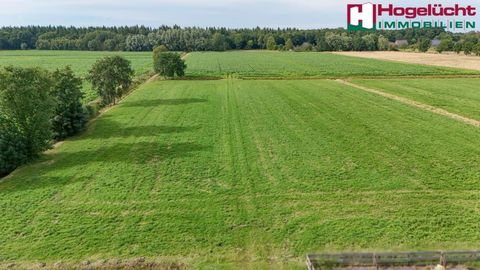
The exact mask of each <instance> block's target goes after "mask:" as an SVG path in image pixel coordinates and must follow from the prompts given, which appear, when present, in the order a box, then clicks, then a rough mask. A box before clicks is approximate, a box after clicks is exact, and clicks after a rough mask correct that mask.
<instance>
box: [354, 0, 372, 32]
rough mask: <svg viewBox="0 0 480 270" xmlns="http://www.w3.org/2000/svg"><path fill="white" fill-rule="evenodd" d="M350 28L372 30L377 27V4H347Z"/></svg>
mask: <svg viewBox="0 0 480 270" xmlns="http://www.w3.org/2000/svg"><path fill="white" fill-rule="evenodd" d="M347 21H348V22H347V23H348V30H372V29H375V28H376V23H377V14H376V5H374V4H372V3H366V4H350V5H347Z"/></svg>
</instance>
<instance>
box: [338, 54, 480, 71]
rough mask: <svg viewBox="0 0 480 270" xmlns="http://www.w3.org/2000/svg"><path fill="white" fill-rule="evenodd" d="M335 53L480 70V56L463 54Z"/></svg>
mask: <svg viewBox="0 0 480 270" xmlns="http://www.w3.org/2000/svg"><path fill="white" fill-rule="evenodd" d="M335 54H337V55H343V56H354V57H362V58H369V59H375V60H390V61H398V62H403V63H411V64H422V65H432V66H439V67H452V68H462V69H471V70H480V57H478V56H466V55H463V54H460V55H458V54H453V53H443V54H435V53H414V52H335Z"/></svg>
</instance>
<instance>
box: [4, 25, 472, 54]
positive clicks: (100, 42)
mask: <svg viewBox="0 0 480 270" xmlns="http://www.w3.org/2000/svg"><path fill="white" fill-rule="evenodd" d="M442 33H444V34H446V35H449V36H450V37H451V38H452V40H453V41H454V42H457V41H459V40H460V39H461V38H462V36H463V35H462V34H453V33H445V31H444V30H443V29H406V30H397V31H377V32H362V31H360V32H349V31H346V30H345V29H342V28H339V29H319V30H300V29H295V28H286V29H271V28H258V27H257V28H254V29H227V28H198V27H186V28H181V27H178V26H173V27H169V26H161V27H159V28H150V27H144V26H134V27H88V28H82V27H80V28H77V27H53V26H47V27H42V26H27V27H3V28H0V49H44V50H92V51H102V50H105V51H151V50H152V49H153V48H155V47H157V46H159V45H165V46H167V47H168V48H169V49H170V50H172V51H224V50H244V49H270V50H277V49H280V50H282V49H285V50H294V49H297V50H317V51H337V50H359V51H360V50H383V49H388V45H389V43H390V42H395V41H396V40H398V39H406V40H408V41H409V43H410V44H415V43H417V42H418V41H419V40H420V39H421V38H425V39H430V40H432V39H434V38H435V37H437V36H439V35H440V34H442Z"/></svg>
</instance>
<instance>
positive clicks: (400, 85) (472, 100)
mask: <svg viewBox="0 0 480 270" xmlns="http://www.w3.org/2000/svg"><path fill="white" fill-rule="evenodd" d="M353 82H354V83H357V84H360V85H364V86H368V87H371V88H374V89H380V90H382V91H384V92H387V93H392V94H395V95H398V96H402V97H406V98H409V99H413V100H416V101H419V102H422V103H425V104H428V105H432V106H435V107H439V108H442V109H445V110H448V111H450V112H454V113H457V114H460V115H464V116H467V117H471V118H474V119H480V88H479V85H480V80H479V79H468V80H467V79H448V80H445V79H436V80H433V79H429V80H424V79H416V80H354V81H353Z"/></svg>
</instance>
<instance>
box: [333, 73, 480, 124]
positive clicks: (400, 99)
mask: <svg viewBox="0 0 480 270" xmlns="http://www.w3.org/2000/svg"><path fill="white" fill-rule="evenodd" d="M335 81H336V82H338V83H341V84H344V85H348V86H350V87H353V88H356V89H359V90H362V91H365V92H368V93H372V94H376V95H380V96H383V97H386V98H388V99H391V100H395V101H398V102H401V103H403V104H406V105H409V106H412V107H415V108H418V109H421V110H424V111H428V112H432V113H435V114H438V115H442V116H446V117H448V118H450V119H453V120H456V121H459V122H463V123H465V124H468V125H471V126H474V127H480V121H479V120H476V119H473V118H469V117H465V116H462V115H459V114H456V113H452V112H449V111H447V110H444V109H441V108H438V107H435V106H431V105H428V104H425V103H421V102H418V101H415V100H411V99H408V98H404V97H401V96H397V95H393V94H389V93H386V92H383V91H379V90H376V89H372V88H368V87H365V86H361V85H358V84H354V83H351V82H348V81H345V80H341V79H337V80H335Z"/></svg>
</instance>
